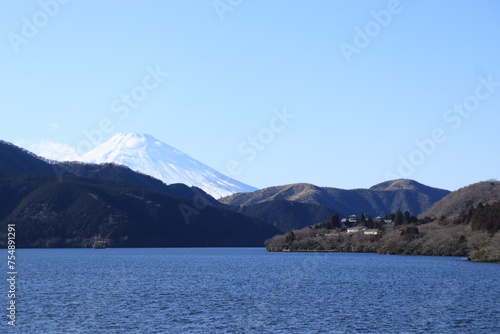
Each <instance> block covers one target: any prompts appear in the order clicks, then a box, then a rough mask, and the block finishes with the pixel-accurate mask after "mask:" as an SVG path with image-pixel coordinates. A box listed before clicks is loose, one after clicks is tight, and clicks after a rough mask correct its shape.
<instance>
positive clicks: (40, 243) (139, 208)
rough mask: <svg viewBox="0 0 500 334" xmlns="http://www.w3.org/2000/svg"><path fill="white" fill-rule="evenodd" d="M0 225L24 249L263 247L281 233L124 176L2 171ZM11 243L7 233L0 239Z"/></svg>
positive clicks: (268, 226)
mask: <svg viewBox="0 0 500 334" xmlns="http://www.w3.org/2000/svg"><path fill="white" fill-rule="evenodd" d="M0 198H1V200H2V206H1V209H0V227H1V230H2V231H7V224H16V243H17V246H18V247H89V246H90V245H92V241H93V240H94V239H95V238H96V237H99V238H102V239H103V240H105V242H106V244H107V245H108V246H111V247H228V246H232V247H240V246H262V245H263V241H264V240H265V239H267V238H270V237H272V236H273V235H276V234H277V233H279V231H278V230H277V229H276V228H274V227H273V226H271V225H269V224H267V223H265V222H263V221H260V220H258V219H255V218H250V217H247V216H244V215H241V214H239V213H236V212H233V211H229V210H225V209H222V208H216V207H212V206H210V205H200V203H194V202H193V199H187V198H182V197H176V196H172V195H167V194H164V193H160V192H156V191H152V190H149V189H145V188H139V187H136V186H133V185H130V184H127V183H124V182H121V181H106V180H98V179H92V178H84V177H75V176H70V175H64V176H62V177H57V176H51V175H34V174H11V173H4V172H1V173H0ZM0 240H1V241H0V242H1V243H3V246H5V241H6V240H7V238H6V237H2V238H0Z"/></svg>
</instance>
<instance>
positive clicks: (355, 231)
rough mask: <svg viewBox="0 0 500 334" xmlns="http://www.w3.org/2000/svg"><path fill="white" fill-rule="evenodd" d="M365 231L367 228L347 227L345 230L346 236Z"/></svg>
mask: <svg viewBox="0 0 500 334" xmlns="http://www.w3.org/2000/svg"><path fill="white" fill-rule="evenodd" d="M365 230H367V228H366V227H365V226H356V227H349V228H348V229H347V234H352V233H359V232H361V231H365Z"/></svg>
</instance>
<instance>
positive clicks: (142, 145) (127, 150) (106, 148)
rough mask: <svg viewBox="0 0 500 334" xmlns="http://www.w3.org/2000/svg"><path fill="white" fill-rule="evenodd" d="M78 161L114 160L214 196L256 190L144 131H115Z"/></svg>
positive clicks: (103, 161) (167, 182) (158, 177)
mask: <svg viewBox="0 0 500 334" xmlns="http://www.w3.org/2000/svg"><path fill="white" fill-rule="evenodd" d="M80 161H81V162H86V163H106V162H107V163H116V164H120V165H124V166H128V167H130V168H131V169H132V170H134V171H139V172H141V173H144V174H147V175H150V176H152V177H154V178H156V179H158V180H161V181H163V182H165V183H166V184H172V183H183V184H186V185H188V186H195V187H198V188H200V189H203V190H204V191H205V192H207V193H208V194H210V195H212V196H213V197H215V198H219V197H222V196H228V195H231V194H234V193H239V192H248V191H255V190H257V189H256V188H254V187H251V186H249V185H247V184H244V183H242V182H239V181H236V180H234V179H232V178H230V177H228V176H225V175H223V174H222V173H220V172H218V171H216V170H214V169H213V168H211V167H209V166H207V165H205V164H203V163H201V162H200V161H198V160H195V159H194V158H192V157H190V156H189V155H187V154H185V153H183V152H181V151H179V150H177V149H175V148H173V147H172V146H169V145H167V144H165V143H163V142H161V141H159V140H158V139H156V138H154V137H153V136H150V135H147V134H142V133H141V134H137V133H127V134H122V133H120V134H116V135H115V136H113V137H112V138H111V139H110V140H108V141H107V142H105V143H103V144H101V145H99V146H98V147H96V148H95V149H93V150H92V151H90V152H88V153H87V154H85V155H83V156H82V157H81V159H80Z"/></svg>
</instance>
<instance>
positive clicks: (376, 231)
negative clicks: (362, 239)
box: [363, 229, 378, 235]
mask: <svg viewBox="0 0 500 334" xmlns="http://www.w3.org/2000/svg"><path fill="white" fill-rule="evenodd" d="M363 233H364V234H368V235H377V234H378V230H377V229H370V230H365V231H364V232H363Z"/></svg>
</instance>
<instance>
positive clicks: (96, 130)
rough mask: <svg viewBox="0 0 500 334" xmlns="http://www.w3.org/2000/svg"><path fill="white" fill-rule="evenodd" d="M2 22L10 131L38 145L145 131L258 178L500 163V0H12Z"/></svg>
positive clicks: (424, 171) (445, 176)
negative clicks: (88, 135) (87, 135)
mask: <svg viewBox="0 0 500 334" xmlns="http://www.w3.org/2000/svg"><path fill="white" fill-rule="evenodd" d="M0 35H1V36H2V38H1V39H0V112H1V122H0V139H3V140H6V141H10V142H14V143H17V144H20V145H22V146H24V147H25V148H29V149H32V150H35V151H36V152H37V153H46V154H49V153H50V155H51V156H52V157H55V154H58V155H59V156H61V155H67V154H72V150H71V149H70V147H74V148H77V152H79V153H83V152H84V151H85V150H88V149H90V148H92V147H93V145H94V144H92V143H91V141H90V140H89V139H88V138H87V137H86V135H85V133H87V134H90V136H91V139H92V140H93V141H94V142H96V143H98V142H99V141H101V140H106V139H108V138H110V137H111V136H112V135H113V134H114V133H115V132H142V133H148V134H151V135H153V136H155V137H157V138H158V139H159V140H161V141H163V142H165V143H167V144H169V145H171V146H174V147H176V148H177V149H179V150H181V151H183V152H185V153H187V154H189V155H191V156H192V157H194V158H196V159H198V160H200V161H202V162H204V163H205V164H207V165H209V166H211V167H213V168H215V169H217V170H219V171H222V172H225V173H227V174H229V175H230V176H232V177H234V178H236V179H238V180H240V181H242V182H245V183H248V184H250V185H253V186H255V187H259V188H263V187H268V186H273V185H282V184H289V183H298V182H308V183H313V184H316V185H319V186H330V187H340V188H365V187H370V186H372V185H374V184H376V183H379V182H383V181H385V180H387V179H391V178H397V177H405V178H411V179H415V180H417V181H419V182H422V183H424V184H428V185H431V186H436V187H441V188H446V189H449V190H455V189H457V188H460V187H462V186H465V185H468V184H470V183H474V182H477V181H481V180H486V179H490V178H500V177H499V166H500V154H499V139H500V131H499V130H498V128H499V124H500V39H499V38H500V2H498V1H496V0H491V1H486V0H478V1H464V0H462V1H451V0H449V1H430V0H418V1H417V0H413V1H409V0H405V1H395V0H394V1H334V0H316V1H312V0H293V1H290V0H287V1H285V0H274V1H264V0H252V1H250V0H241V1H238V0H220V1H213V0H203V1H185V0H177V1H173V0H170V1H166V0H162V1H160V0H158V1H152V0H146V1H138V0H137V1H130V0H128V1H126V0H121V1H96V0H85V1H77V0H73V1H68V0H64V1H63V0H41V1H15V0H7V1H3V2H2V4H1V10H0ZM277 115H280V116H279V117H278V116H277ZM101 137H102V138H101ZM56 143H57V144H56ZM55 149H57V150H56V151H55ZM73 153H74V152H73Z"/></svg>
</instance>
